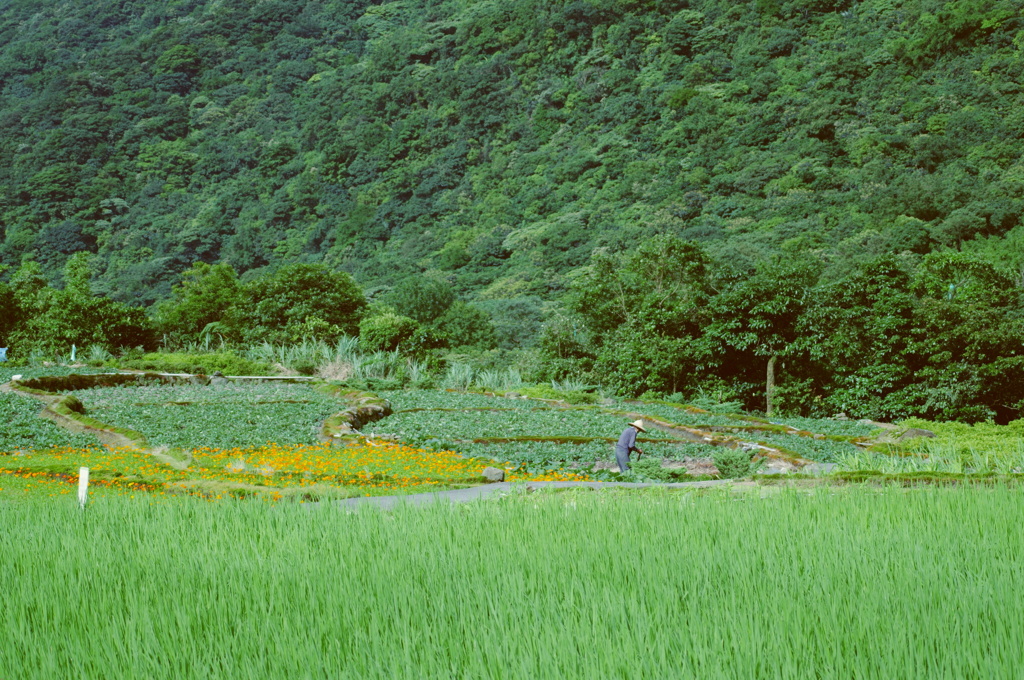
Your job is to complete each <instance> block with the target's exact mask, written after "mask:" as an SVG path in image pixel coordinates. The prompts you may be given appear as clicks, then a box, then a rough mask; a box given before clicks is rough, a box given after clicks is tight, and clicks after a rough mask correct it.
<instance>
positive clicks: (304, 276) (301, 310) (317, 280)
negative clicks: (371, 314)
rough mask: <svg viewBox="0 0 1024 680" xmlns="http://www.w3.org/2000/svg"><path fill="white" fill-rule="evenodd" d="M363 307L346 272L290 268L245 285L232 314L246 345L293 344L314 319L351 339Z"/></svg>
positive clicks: (360, 295)
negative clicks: (260, 343)
mask: <svg viewBox="0 0 1024 680" xmlns="http://www.w3.org/2000/svg"><path fill="white" fill-rule="evenodd" d="M365 307H366V298H365V297H364V296H363V291H362V290H361V289H360V287H359V285H358V284H356V282H355V281H354V280H353V279H352V277H351V276H350V275H349V274H347V273H345V272H336V271H332V270H330V269H328V268H327V267H325V266H323V265H314V264H292V265H286V266H284V267H281V268H280V269H278V270H277V271H276V272H274V273H272V274H269V275H266V276H262V277H260V278H257V279H255V280H254V281H252V282H251V283H249V284H247V285H245V286H244V287H243V288H242V292H241V300H240V301H239V302H238V303H237V304H236V305H235V307H234V308H233V309H232V313H231V315H230V316H231V323H232V324H233V325H234V326H235V327H236V328H238V329H239V330H240V332H241V335H242V338H243V339H244V340H245V341H247V342H260V341H269V342H291V341H295V340H298V339H301V337H302V328H303V324H307V323H310V322H313V321H314V320H319V321H320V322H322V323H323V324H326V325H327V327H328V328H330V327H334V328H335V329H336V331H335V330H331V331H330V332H331V334H332V335H333V334H335V333H345V334H347V335H355V334H356V333H357V332H358V329H359V320H360V319H361V318H362V316H363V310H364V309H365Z"/></svg>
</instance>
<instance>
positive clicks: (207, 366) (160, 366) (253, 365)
mask: <svg viewBox="0 0 1024 680" xmlns="http://www.w3.org/2000/svg"><path fill="white" fill-rule="evenodd" d="M121 366H122V367H123V368H135V369H139V370H144V371H160V372H163V373H205V374H206V375H210V374H211V373H214V372H215V371H220V372H221V373H223V374H224V375H273V374H274V371H273V369H272V368H271V367H270V366H269V365H267V364H264V363H260V362H257V361H251V360H250V359H245V358H243V357H240V356H238V355H235V354H230V353H228V352H221V353H217V354H184V353H163V352H151V353H149V354H144V355H143V356H142V357H141V358H138V359H129V360H128V361H122V362H121ZM197 369H198V370H197Z"/></svg>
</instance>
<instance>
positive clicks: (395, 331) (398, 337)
mask: <svg viewBox="0 0 1024 680" xmlns="http://www.w3.org/2000/svg"><path fill="white" fill-rule="evenodd" d="M419 328H420V325H419V324H418V323H416V320H415V319H410V318H409V317H407V316H401V315H399V314H395V313H392V312H387V313H384V314H375V315H373V316H367V317H366V318H364V319H363V320H362V321H360V322H359V344H360V346H361V347H363V348H364V349H366V350H369V351H371V352H375V351H377V350H384V351H387V352H391V351H394V350H396V349H400V348H402V347H403V345H404V344H405V343H407V342H408V341H409V340H410V339H411V338H412V337H413V335H415V333H416V331H417V330H419Z"/></svg>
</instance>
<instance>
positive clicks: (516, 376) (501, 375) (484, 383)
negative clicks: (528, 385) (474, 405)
mask: <svg viewBox="0 0 1024 680" xmlns="http://www.w3.org/2000/svg"><path fill="white" fill-rule="evenodd" d="M473 382H474V383H475V384H476V386H477V387H480V388H482V389H491V390H496V391H498V392H509V391H511V390H515V389H518V388H520V387H522V386H523V375H522V373H521V372H520V371H519V369H518V368H515V367H511V368H506V369H505V370H503V371H500V370H495V369H491V370H485V371H480V372H479V373H477V374H476V377H475V378H474V379H473Z"/></svg>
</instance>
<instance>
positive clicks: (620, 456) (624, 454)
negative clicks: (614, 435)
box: [615, 446, 629, 472]
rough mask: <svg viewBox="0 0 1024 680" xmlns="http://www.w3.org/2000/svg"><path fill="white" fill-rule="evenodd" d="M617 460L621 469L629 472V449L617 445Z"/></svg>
mask: <svg viewBox="0 0 1024 680" xmlns="http://www.w3.org/2000/svg"><path fill="white" fill-rule="evenodd" d="M615 460H616V461H618V463H619V470H620V471H622V472H629V451H628V450H626V449H620V448H619V447H618V446H616V447H615Z"/></svg>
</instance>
